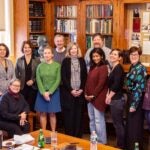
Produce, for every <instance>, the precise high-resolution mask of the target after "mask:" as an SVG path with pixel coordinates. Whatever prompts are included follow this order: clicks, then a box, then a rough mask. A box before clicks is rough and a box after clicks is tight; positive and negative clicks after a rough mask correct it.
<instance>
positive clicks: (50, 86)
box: [36, 62, 61, 95]
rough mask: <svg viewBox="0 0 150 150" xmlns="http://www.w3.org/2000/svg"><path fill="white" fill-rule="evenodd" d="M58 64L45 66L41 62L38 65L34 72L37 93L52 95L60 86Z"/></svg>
mask: <svg viewBox="0 0 150 150" xmlns="http://www.w3.org/2000/svg"><path fill="white" fill-rule="evenodd" d="M60 68H61V67H60V64H58V63H57V62H52V63H51V64H47V63H45V62H42V63H41V64H39V66H38V68H37V71H36V81H37V85H38V89H39V92H40V93H41V94H42V95H43V93H44V92H50V94H53V93H54V92H55V90H56V89H57V88H58V86H59V84H60V80H61V79H60Z"/></svg>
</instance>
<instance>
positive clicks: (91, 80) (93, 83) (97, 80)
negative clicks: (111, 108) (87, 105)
mask: <svg viewBox="0 0 150 150" xmlns="http://www.w3.org/2000/svg"><path fill="white" fill-rule="evenodd" d="M107 78H108V68H107V66H106V65H102V66H96V67H94V68H93V69H91V70H90V71H89V74H88V77H87V81H86V86H85V94H86V95H88V96H89V95H94V96H95V99H94V100H93V101H92V102H91V103H92V104H93V105H94V107H95V108H96V109H98V110H99V111H105V108H106V104H105V99H106V94H107V90H108V86H107Z"/></svg>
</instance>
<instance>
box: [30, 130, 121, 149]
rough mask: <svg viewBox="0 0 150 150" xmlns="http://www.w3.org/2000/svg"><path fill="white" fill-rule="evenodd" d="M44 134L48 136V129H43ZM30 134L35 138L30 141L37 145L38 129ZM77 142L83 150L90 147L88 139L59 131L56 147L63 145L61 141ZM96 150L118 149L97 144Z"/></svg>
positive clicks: (47, 145) (46, 146) (48, 145)
mask: <svg viewBox="0 0 150 150" xmlns="http://www.w3.org/2000/svg"><path fill="white" fill-rule="evenodd" d="M43 133H44V136H45V137H47V136H50V131H48V130H43ZM31 135H32V136H33V137H34V138H35V141H34V142H33V143H32V144H33V145H34V146H37V141H38V135H39V130H38V131H34V132H31ZM70 142H73V143H78V144H77V145H78V146H79V147H82V148H83V150H89V149H90V142H89V141H88V140H83V139H79V138H75V137H72V136H68V135H64V134H61V133H58V147H59V145H63V143H70ZM45 148H50V144H45ZM98 150H119V149H117V148H114V147H110V146H106V145H102V144H98Z"/></svg>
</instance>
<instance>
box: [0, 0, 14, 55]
mask: <svg viewBox="0 0 150 150" xmlns="http://www.w3.org/2000/svg"><path fill="white" fill-rule="evenodd" d="M0 14H1V15H0V18H2V21H1V23H0V43H5V44H6V45H7V46H8V47H9V49H10V56H14V50H13V48H14V43H13V41H14V38H13V0H1V1H0Z"/></svg>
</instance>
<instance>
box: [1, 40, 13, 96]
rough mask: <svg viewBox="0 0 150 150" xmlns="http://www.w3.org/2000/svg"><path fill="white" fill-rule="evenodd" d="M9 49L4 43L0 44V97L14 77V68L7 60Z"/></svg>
mask: <svg viewBox="0 0 150 150" xmlns="http://www.w3.org/2000/svg"><path fill="white" fill-rule="evenodd" d="M8 56H9V49H8V47H7V45H5V44H4V43H0V96H1V95H2V94H4V93H5V92H6V91H7V88H8V85H9V83H10V81H11V80H12V79H13V78H14V77H15V71H14V66H13V63H12V61H11V60H9V59H7V57H8Z"/></svg>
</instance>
